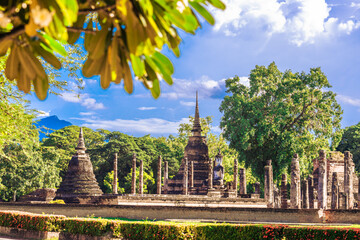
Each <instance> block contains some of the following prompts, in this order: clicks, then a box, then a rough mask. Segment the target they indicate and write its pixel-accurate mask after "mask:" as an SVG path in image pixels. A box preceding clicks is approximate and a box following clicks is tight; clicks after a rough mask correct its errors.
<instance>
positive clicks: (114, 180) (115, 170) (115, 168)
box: [113, 153, 118, 194]
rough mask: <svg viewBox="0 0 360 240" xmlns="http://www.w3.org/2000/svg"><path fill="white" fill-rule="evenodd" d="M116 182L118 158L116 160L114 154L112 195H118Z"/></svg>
mask: <svg viewBox="0 0 360 240" xmlns="http://www.w3.org/2000/svg"><path fill="white" fill-rule="evenodd" d="M117 182H118V158H117V153H115V154H114V179H113V194H118V189H117Z"/></svg>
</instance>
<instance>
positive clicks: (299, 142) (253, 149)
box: [220, 63, 342, 179]
mask: <svg viewBox="0 0 360 240" xmlns="http://www.w3.org/2000/svg"><path fill="white" fill-rule="evenodd" d="M249 80H250V86H249V87H247V86H245V85H244V84H242V83H241V82H240V79H239V77H237V76H236V77H234V78H230V79H227V80H226V88H227V90H226V92H227V93H228V95H227V96H225V98H224V100H223V101H222V103H221V106H220V111H221V112H222V113H223V114H224V115H223V117H222V120H221V124H220V126H221V128H222V129H223V130H224V136H225V138H226V139H227V140H228V141H229V142H230V147H231V148H234V149H236V151H237V152H238V157H239V160H240V161H244V162H245V164H246V166H250V167H251V168H252V170H253V173H254V174H255V175H256V176H257V177H259V178H260V179H263V173H264V166H265V163H266V160H269V159H271V160H273V168H274V173H275V177H276V176H279V175H280V173H282V172H283V171H284V170H285V169H286V168H287V167H288V166H289V163H290V162H291V159H292V156H293V154H294V153H298V154H299V156H300V166H301V170H302V173H303V174H305V175H306V173H308V172H309V171H310V165H311V160H312V159H313V158H315V157H316V156H317V154H318V151H319V150H320V149H329V148H330V147H331V149H334V148H335V147H336V146H337V145H338V143H339V141H340V138H341V130H340V120H341V114H342V110H341V107H340V105H339V104H338V103H337V102H336V99H335V96H336V95H335V94H334V93H333V92H331V91H329V90H327V89H328V88H330V87H331V85H330V84H329V82H328V80H327V78H326V76H325V75H324V73H323V72H322V71H321V70H320V68H312V69H310V73H305V72H302V73H292V72H291V71H290V70H287V71H285V72H284V73H282V72H280V71H279V70H278V68H277V66H276V65H275V63H271V64H270V65H269V66H268V67H265V66H256V67H255V69H254V70H252V71H251V73H250V77H249ZM330 144H331V146H330Z"/></svg>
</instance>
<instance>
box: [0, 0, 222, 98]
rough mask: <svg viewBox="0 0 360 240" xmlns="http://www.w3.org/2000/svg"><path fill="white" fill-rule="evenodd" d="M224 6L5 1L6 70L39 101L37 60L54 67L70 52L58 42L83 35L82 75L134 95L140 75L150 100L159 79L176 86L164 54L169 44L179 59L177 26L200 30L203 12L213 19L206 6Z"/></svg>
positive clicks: (44, 81) (128, 0)
mask: <svg viewBox="0 0 360 240" xmlns="http://www.w3.org/2000/svg"><path fill="white" fill-rule="evenodd" d="M208 5H212V6H213V7H215V8H219V9H224V8H225V5H224V4H223V3H222V2H221V1H220V0H192V1H186V0H177V1H164V0H141V1H135V0H117V1H115V0H89V1H83V0H78V1H76V0H67V1H62V0H32V1H26V0H18V1H5V2H1V3H0V33H1V35H0V56H3V55H5V54H6V53H7V52H8V49H11V50H10V53H9V56H8V59H7V63H6V71H5V74H6V76H7V78H8V79H9V80H14V79H16V81H17V85H18V88H19V90H21V91H24V92H26V93H28V92H29V91H30V90H31V85H33V87H34V90H35V92H36V95H37V96H38V98H39V99H44V98H45V97H46V95H47V90H48V87H49V83H48V77H47V75H46V72H45V70H44V68H43V66H42V64H41V62H40V61H39V58H40V57H41V58H43V59H44V60H45V61H46V62H48V63H49V64H51V65H52V66H53V67H54V68H56V69H60V68H61V66H62V65H61V62H60V61H59V60H58V58H57V56H56V55H54V54H55V53H57V54H60V55H63V56H66V54H67V53H66V51H65V49H64V47H63V46H62V45H61V44H60V43H59V42H57V41H56V40H58V41H61V42H67V43H68V44H74V43H75V42H76V41H77V39H78V38H79V36H80V35H81V33H85V38H84V40H83V41H80V42H83V44H84V47H85V49H86V51H87V52H88V57H87V60H86V62H85V63H84V66H83V68H82V72H83V75H84V76H85V77H92V76H94V75H100V76H101V79H100V83H101V86H102V88H108V87H109V85H110V82H115V83H116V84H119V83H120V82H121V81H122V80H124V86H125V87H124V89H125V90H126V91H127V92H128V93H131V92H132V90H133V79H132V74H131V70H130V66H131V67H132V70H133V73H134V74H135V76H136V77H137V78H138V79H139V80H140V81H141V82H142V83H143V85H144V86H145V88H147V89H149V90H150V91H151V93H152V95H153V97H155V98H157V97H158V96H159V95H160V80H161V79H163V80H165V81H166V82H167V83H168V84H170V85H171V84H172V77H171V75H172V74H173V72H174V69H173V66H172V64H171V62H170V60H169V59H168V58H167V57H165V56H164V55H163V54H162V53H161V49H162V47H163V46H164V45H165V44H166V45H167V46H168V47H169V49H171V50H173V52H174V53H175V55H176V56H179V54H180V53H179V48H178V46H179V43H180V42H181V38H180V36H179V34H178V30H179V29H180V30H183V31H185V32H187V33H191V34H195V30H196V29H197V28H199V27H200V26H201V24H200V21H199V19H198V16H199V15H200V16H202V17H203V18H204V19H205V20H206V21H207V22H209V23H210V24H214V19H213V17H212V16H211V14H210V13H209V12H208V10H207V9H206V7H207V6H208Z"/></svg>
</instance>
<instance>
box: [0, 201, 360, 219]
mask: <svg viewBox="0 0 360 240" xmlns="http://www.w3.org/2000/svg"><path fill="white" fill-rule="evenodd" d="M0 210H1V211H3V210H10V211H26V212H31V213H39V214H41V213H45V214H62V215H65V216H68V217H87V216H95V217H111V218H127V219H139V220H141V219H154V220H174V219H186V220H194V221H197V220H199V219H202V220H209V221H217V222H243V223H275V222H276V223H286V224H288V223H334V224H335V223H337V224H359V223H360V210H325V211H319V210H318V209H275V208H244V207H234V206H233V207H227V206H215V207H209V206H208V207H199V206H165V205H162V206H154V205H151V204H147V205H133V204H131V203H129V204H127V205H90V204H67V205H65V204H26V203H0Z"/></svg>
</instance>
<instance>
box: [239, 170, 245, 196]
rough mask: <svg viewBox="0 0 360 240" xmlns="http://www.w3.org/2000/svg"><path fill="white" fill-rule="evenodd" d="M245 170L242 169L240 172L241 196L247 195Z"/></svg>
mask: <svg viewBox="0 0 360 240" xmlns="http://www.w3.org/2000/svg"><path fill="white" fill-rule="evenodd" d="M245 173H246V172H245V168H240V171H239V180H240V189H239V193H240V194H246V175H245Z"/></svg>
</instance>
